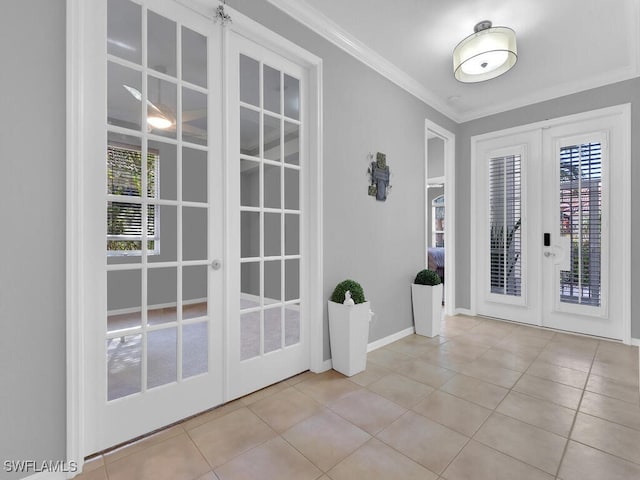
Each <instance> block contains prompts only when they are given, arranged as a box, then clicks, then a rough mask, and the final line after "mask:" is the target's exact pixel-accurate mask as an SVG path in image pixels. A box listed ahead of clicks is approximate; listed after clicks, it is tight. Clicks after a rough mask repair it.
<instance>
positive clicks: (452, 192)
mask: <svg viewBox="0 0 640 480" xmlns="http://www.w3.org/2000/svg"><path fill="white" fill-rule="evenodd" d="M429 132H431V133H432V134H434V135H436V136H437V137H439V138H441V139H442V140H443V142H444V201H445V218H447V217H449V218H450V219H451V218H453V219H455V212H456V201H455V200H456V183H455V180H456V162H455V160H456V136H455V134H453V133H451V132H450V131H449V130H447V129H445V128H443V127H441V126H440V125H438V124H437V123H434V122H432V121H431V120H429V119H425V121H424V188H423V195H424V200H423V203H424V206H425V209H424V239H425V242H424V246H423V249H424V264H425V266H426V265H428V264H429V256H428V251H427V245H428V244H429V238H428V236H429V211H430V209H431V205H428V204H427V203H428V200H429V194H428V193H427V185H428V183H429ZM455 230H456V229H455V220H454V221H453V222H451V221H449V222H447V223H445V234H444V251H445V256H444V271H445V279H446V281H447V282H448V283H447V285H449V286H448V287H446V286H445V289H444V290H445V298H444V311H445V313H446V314H447V315H455V312H456V307H455V305H456V303H455V301H456V296H455V293H456V255H455V245H456V242H455Z"/></svg>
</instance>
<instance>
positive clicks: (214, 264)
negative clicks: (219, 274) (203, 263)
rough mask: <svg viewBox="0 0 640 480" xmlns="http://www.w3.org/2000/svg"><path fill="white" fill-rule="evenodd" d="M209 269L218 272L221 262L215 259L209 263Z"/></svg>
mask: <svg viewBox="0 0 640 480" xmlns="http://www.w3.org/2000/svg"><path fill="white" fill-rule="evenodd" d="M211 268H213V269H214V270H220V268H222V262H221V261H220V260H218V259H217V258H216V259H215V260H214V261H213V262H211Z"/></svg>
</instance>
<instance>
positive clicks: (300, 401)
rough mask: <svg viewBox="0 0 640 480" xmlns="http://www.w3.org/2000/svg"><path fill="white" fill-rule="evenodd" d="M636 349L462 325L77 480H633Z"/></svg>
mask: <svg viewBox="0 0 640 480" xmlns="http://www.w3.org/2000/svg"><path fill="white" fill-rule="evenodd" d="M638 376H639V375H638V348H637V347H629V346H625V345H620V344H616V343H613V342H608V341H600V340H597V339H593V338H587V337H580V336H573V335H567V334H563V333H555V332H551V331H548V330H542V329H537V328H531V327H526V326H522V325H515V324H510V323H504V322H498V321H494V320H488V319H480V318H473V317H466V316H456V317H448V318H447V319H446V320H445V321H444V322H443V325H442V333H441V336H440V337H436V338H427V337H421V336H417V335H411V336H408V337H405V338H403V339H402V340H399V341H397V342H395V343H392V344H390V345H387V346H386V347H383V348H381V349H378V350H376V351H373V352H371V353H369V355H368V360H367V370H366V371H365V372H363V373H360V374H358V375H355V376H353V377H351V378H347V377H344V376H343V375H341V374H339V373H337V372H335V371H333V370H331V371H328V372H325V373H322V374H319V375H316V374H313V373H310V372H307V373H303V374H301V375H298V376H296V377H293V378H290V379H288V380H285V381H284V382H281V383H279V384H276V385H273V386H271V387H268V388H266V389H264V390H261V391H259V392H256V393H254V394H252V395H249V396H247V397H244V398H241V399H239V400H236V401H234V402H231V403H229V404H226V405H224V406H222V407H219V408H216V409H214V410H211V411H209V412H206V413H203V414H201V415H199V416H197V417H194V418H191V419H189V420H187V421H185V422H182V423H181V424H178V425H175V426H173V427H171V428H169V429H166V430H163V431H161V432H159V433H156V434H154V435H152V436H150V437H147V438H145V439H143V440H141V441H139V442H136V443H134V444H131V445H128V446H126V447H122V448H120V449H118V450H115V451H112V452H109V453H106V454H104V455H100V456H98V457H96V458H94V459H92V460H91V461H89V462H88V463H87V464H86V465H85V469H84V473H83V474H82V475H80V476H78V477H76V478H77V479H78V480H86V479H91V480H106V479H108V480H146V479H153V480H161V479H167V480H169V479H170V480H240V479H256V480H257V479H259V480H272V479H273V480H283V479H294V480H306V479H309V480H312V479H321V480H327V479H331V480H343V479H344V480H358V479H366V480H376V479H385V480H388V479H395V478H398V479H403V480H410V479H422V480H425V479H426V480H430V479H434V480H436V479H447V480H463V479H469V480H471V479H473V480H485V479H486V480H488V479H492V480H512V479H522V480H527V479H532V480H537V479H540V480H543V479H560V480H603V479H607V480H616V479H620V480H629V479H634V478H638V479H640V395H639V393H638V392H639V389H638Z"/></svg>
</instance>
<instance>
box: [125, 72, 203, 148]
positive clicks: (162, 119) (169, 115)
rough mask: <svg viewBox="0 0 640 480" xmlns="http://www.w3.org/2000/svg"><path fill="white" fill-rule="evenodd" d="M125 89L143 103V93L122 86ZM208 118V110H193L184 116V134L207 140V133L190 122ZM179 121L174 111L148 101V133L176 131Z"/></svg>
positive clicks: (184, 113)
mask: <svg viewBox="0 0 640 480" xmlns="http://www.w3.org/2000/svg"><path fill="white" fill-rule="evenodd" d="M122 86H123V87H124V89H125V90H126V91H127V92H129V93H130V94H131V96H132V97H133V98H135V99H136V100H138V101H139V102H142V93H140V90H138V89H137V88H134V87H131V86H129V85H126V84H122ZM206 116H207V110H206V109H197V110H191V111H188V112H183V114H182V132H183V133H186V134H188V135H190V136H192V137H196V138H198V139H201V140H206V138H207V131H206V130H205V129H203V128H200V127H197V126H195V125H191V124H190V123H189V122H193V121H195V120H199V119H201V118H205V117H206ZM176 123H177V119H176V116H175V114H174V113H173V111H172V109H171V108H169V107H168V106H166V105H163V104H162V103H158V105H155V104H154V103H153V102H151V100H149V99H147V131H148V132H152V131H153V130H155V129H158V130H166V131H172V130H173V131H175V130H176Z"/></svg>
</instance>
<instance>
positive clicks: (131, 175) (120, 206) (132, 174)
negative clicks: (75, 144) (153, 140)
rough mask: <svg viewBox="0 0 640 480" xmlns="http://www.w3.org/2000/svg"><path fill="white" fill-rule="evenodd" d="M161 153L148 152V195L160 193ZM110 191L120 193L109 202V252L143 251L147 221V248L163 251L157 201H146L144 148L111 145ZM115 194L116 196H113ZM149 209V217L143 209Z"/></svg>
mask: <svg viewBox="0 0 640 480" xmlns="http://www.w3.org/2000/svg"><path fill="white" fill-rule="evenodd" d="M158 166H159V154H158V152H157V151H153V150H151V149H150V150H149V152H148V154H147V168H146V172H147V190H148V192H147V196H148V197H153V198H156V197H157V185H158ZM107 194H108V195H114V196H117V197H118V200H120V199H122V201H111V202H109V203H108V205H107V256H123V255H134V256H135V255H137V256H139V255H141V252H142V229H143V228H144V227H143V223H146V226H147V242H148V245H147V252H148V254H149V255H158V254H159V253H160V241H159V225H158V223H159V215H158V212H157V209H158V206H157V205H147V206H146V209H145V208H144V206H143V205H142V201H141V198H142V152H141V151H140V148H137V147H135V146H131V145H123V144H116V143H113V144H109V145H108V147H107ZM112 198H113V197H112ZM145 210H146V212H147V215H146V217H147V218H146V219H145V220H146V221H143V212H144V211H145Z"/></svg>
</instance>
